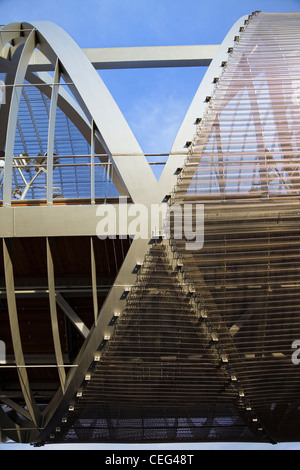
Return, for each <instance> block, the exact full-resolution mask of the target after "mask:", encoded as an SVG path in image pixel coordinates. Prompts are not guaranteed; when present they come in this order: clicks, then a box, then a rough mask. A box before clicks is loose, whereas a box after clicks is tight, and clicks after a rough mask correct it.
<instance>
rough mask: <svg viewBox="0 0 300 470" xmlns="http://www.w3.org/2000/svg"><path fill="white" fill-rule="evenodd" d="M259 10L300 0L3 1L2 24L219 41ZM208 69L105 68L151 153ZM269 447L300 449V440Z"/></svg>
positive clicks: (288, 7)
mask: <svg viewBox="0 0 300 470" xmlns="http://www.w3.org/2000/svg"><path fill="white" fill-rule="evenodd" d="M255 10H261V11H263V12H281V11H284V12H292V11H300V0H285V1H284V2H282V0H280V1H278V0H243V1H237V0H226V1H224V0H85V1H83V0H51V1H46V2H43V1H42V0H0V23H1V24H7V23H10V22H12V21H17V22H18V21H28V22H30V21H37V20H48V21H53V22H55V23H57V24H58V25H59V26H61V27H62V28H63V29H65V30H66V31H67V33H69V34H70V36H72V37H73V39H74V40H75V41H76V42H77V44H78V45H79V46H80V47H82V48H89V47H122V46H160V45H194V44H219V43H221V42H222V40H223V38H224V37H225V35H226V34H227V32H228V30H229V29H230V28H231V26H232V25H233V24H234V23H235V22H236V21H237V20H238V19H239V18H240V17H241V16H243V15H248V14H251V13H252V11H255ZM203 73H204V70H203V69H199V68H185V69H153V70H131V71H130V70H121V71H104V72H102V73H101V74H100V75H101V77H102V79H103V80H104V82H105V83H106V85H107V87H108V88H109V90H110V92H111V94H112V95H113V96H114V98H115V100H116V102H117V103H118V105H119V107H120V109H121V111H122V112H123V114H124V116H125V118H126V119H127V121H128V123H129V125H130V126H131V128H132V130H133V132H134V134H135V135H136V137H137V139H138V141H139V143H140V145H141V147H142V149H143V150H144V152H145V153H151V152H156V153H160V152H161V153H167V152H169V151H170V149H171V146H172V143H173V140H174V138H175V136H176V133H177V130H178V129H179V126H180V124H181V122H182V120H183V118H184V115H185V113H186V112H187V109H188V107H189V104H190V102H191V100H192V98H193V95H194V94H195V92H196V90H197V87H198V85H199V83H200V81H201V78H202V76H203ZM191 137H192V136H191ZM12 447H13V448H14V449H18V448H19V446H16V445H12V444H8V445H7V446H4V445H3V446H1V449H6V448H9V449H11V448H12ZM185 447H186V446H181V448H182V449H183V448H185ZM26 448H28V449H29V447H26ZM51 448H54V447H51ZM85 448H86V447H85ZM98 448H99V447H98ZM100 448H101V447H100ZM102 448H105V446H102ZM132 448H135V447H134V446H133V447H132ZM152 448H153V447H152ZM156 448H157V446H156ZM160 448H163V447H160ZM189 448H193V449H196V448H200V449H201V448H218V449H223V448H224V449H227V448H234V449H237V448H243V449H244V448H247V449H253V448H254V449H255V448H258V446H255V445H247V446H245V445H242V446H238V445H231V446H230V445H228V444H224V445H221V444H218V445H212V446H208V445H199V446H198V447H197V446H195V445H193V446H189ZM264 448H267V449H270V450H279V449H282V448H283V449H287V448H289V449H300V444H299V443H296V444H282V445H277V446H266V447H264ZM30 449H32V447H30ZM47 449H48V447H47Z"/></svg>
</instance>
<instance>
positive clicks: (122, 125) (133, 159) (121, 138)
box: [27, 21, 157, 202]
mask: <svg viewBox="0 0 300 470" xmlns="http://www.w3.org/2000/svg"><path fill="white" fill-rule="evenodd" d="M27 26H28V28H30V27H33V28H35V29H36V30H37V31H38V33H37V34H38V40H39V44H38V47H39V49H40V50H41V51H42V52H43V54H44V55H45V56H46V57H48V59H49V60H50V61H51V62H52V63H53V65H54V66H55V63H56V59H57V58H58V59H59V61H60V63H61V65H62V69H63V71H64V72H65V73H66V74H67V75H68V76H69V77H70V79H71V80H72V81H73V83H74V87H75V88H76V90H73V89H72V91H73V93H76V99H78V102H79V104H80V106H81V107H82V109H83V110H88V112H87V118H88V119H89V120H91V121H92V120H93V121H94V122H95V125H96V127H97V129H98V130H99V132H100V133H101V139H102V145H103V147H104V148H105V150H106V152H107V154H108V155H109V156H110V157H111V159H112V161H113V163H114V165H115V167H116V169H117V171H118V172H119V175H120V176H121V178H122V180H123V183H124V185H125V187H126V188H127V190H128V192H129V194H130V196H131V198H132V199H133V201H134V202H137V201H138V202H150V201H151V197H152V196H153V186H155V185H156V184H157V181H156V179H155V176H154V174H153V172H152V170H151V168H150V167H149V164H148V162H147V159H146V158H145V156H144V154H143V152H142V150H141V148H140V146H139V144H138V142H137V141H136V139H135V137H134V135H133V133H132V131H131V129H130V127H129V126H128V124H127V122H126V120H125V118H124V117H123V115H122V113H121V112H120V110H119V108H118V106H117V105H116V103H115V101H114V99H113V98H112V96H111V94H110V93H109V91H108V90H107V88H106V86H105V85H104V83H103V81H102V80H101V78H100V77H99V75H98V73H97V71H96V70H95V69H94V67H93V66H92V64H91V63H90V61H89V60H88V58H87V57H86V56H85V54H84V53H83V52H82V50H81V49H80V48H79V46H78V45H77V44H76V43H75V42H74V41H73V39H71V38H70V36H69V35H68V34H67V33H66V32H65V31H64V30H62V29H61V28H60V27H59V26H57V25H55V24H53V23H50V22H47V21H45V22H44V21H41V22H34V23H32V24H31V25H29V24H28V25H27ZM126 157H130V158H126Z"/></svg>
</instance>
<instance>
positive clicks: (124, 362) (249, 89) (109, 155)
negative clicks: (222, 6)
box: [0, 12, 300, 445]
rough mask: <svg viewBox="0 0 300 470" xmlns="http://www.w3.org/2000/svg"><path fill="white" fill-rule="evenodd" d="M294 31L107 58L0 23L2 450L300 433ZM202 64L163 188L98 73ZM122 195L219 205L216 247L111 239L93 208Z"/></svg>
mask: <svg viewBox="0 0 300 470" xmlns="http://www.w3.org/2000/svg"><path fill="white" fill-rule="evenodd" d="M299 21H300V14H299V13H292V14H271V13H261V12H254V13H252V14H251V15H249V16H246V17H242V18H240V19H239V20H238V21H237V22H236V24H235V25H234V26H233V27H232V29H231V30H230V31H229V33H228V35H227V36H226V38H225V39H224V41H223V43H222V44H221V45H220V46H190V47H187V46H184V47H167V48H151V47H150V48H126V49H95V50H81V49H80V48H79V47H78V46H77V45H76V44H75V43H74V42H73V40H72V39H71V38H70V37H69V36H68V35H67V34H66V33H65V32H64V31H63V30H61V29H60V28H59V27H58V26H56V25H55V24H52V23H48V22H36V23H33V24H28V23H11V24H8V25H6V26H4V27H2V28H1V30H0V51H1V52H0V67H1V69H0V78H1V84H2V85H1V93H2V100H1V107H0V152H1V154H0V199H1V207H0V232H1V233H0V235H1V239H2V244H1V248H0V324H1V327H0V340H1V345H2V346H3V345H5V360H1V359H3V357H2V356H1V357H0V362H1V363H0V428H1V439H2V440H5V439H11V440H13V441H16V442H26V443H33V444H34V445H42V444H45V443H51V442H52V443H54V442H59V443H82V442H92V443H93V442H110V443H113V442H131V443H132V442H184V441H185V442H187V441H193V442H214V441H236V442H237V441H240V442H241V441H244V442H245V441H247V442H272V443H275V442H280V441H296V440H299V439H300V426H299V422H300V411H299V410H300V375H299V369H298V367H297V361H293V352H294V351H293V345H295V344H298V343H297V341H298V340H300V317H299V300H300V297H299V294H300V283H299V282H300V280H299V266H298V262H299V249H300V230H299V214H300V199H299V196H300V192H299V188H300V186H299V181H300V173H299V152H300V147H299V144H300V140H299V129H300V118H299V116H300V113H299V99H300V98H299V84H300V74H299V65H300V62H299V61H300V59H299V54H298V50H299V41H300V34H299ZM195 65H197V66H203V65H205V66H208V69H207V72H206V74H205V76H204V79H203V80H202V82H201V84H200V86H199V89H198V91H197V93H196V95H195V97H194V99H193V101H192V103H191V105H190V108H189V110H188V112H187V114H186V117H185V119H184V121H183V123H182V125H181V127H180V129H179V131H178V134H177V137H176V139H175V142H174V144H173V147H172V149H171V152H170V155H169V156H168V158H167V160H166V161H165V162H163V165H162V167H163V168H162V172H161V176H160V178H159V179H157V178H156V177H155V175H154V173H153V171H152V168H151V165H150V164H149V159H148V158H147V156H146V155H144V153H143V151H142V149H141V148H140V146H139V144H138V143H137V141H136V139H135V137H134V135H133V133H132V132H131V130H130V128H129V126H128V124H127V122H126V121H125V119H124V117H123V116H122V114H121V112H120V110H119V109H118V107H117V105H116V103H115V101H114V100H113V98H112V96H111V95H110V93H109V92H108V90H107V88H106V87H105V85H104V83H103V82H102V80H101V78H100V75H101V73H100V74H99V72H98V70H100V69H105V68H126V67H128V68H134V67H162V66H176V67H177V66H195ZM298 180H299V181H298ZM124 200H126V201H127V203H128V205H129V206H130V205H134V204H143V205H144V206H145V207H147V208H149V209H150V207H151V205H153V204H162V205H163V206H166V207H168V210H170V211H172V208H174V205H176V206H177V207H178V206H179V207H184V206H185V205H187V204H189V205H191V204H192V205H193V204H198V203H201V204H204V238H205V240H204V246H203V248H202V249H200V250H199V249H191V250H187V249H186V245H185V243H186V240H185V239H184V237H182V238H178V237H177V236H176V234H175V233H174V232H172V231H171V236H170V238H164V237H163V236H162V226H160V227H159V233H158V236H157V234H155V236H151V235H149V237H148V238H147V239H143V238H139V237H131V236H130V233H129V232H128V231H126V230H125V231H124V227H123V226H121V225H119V226H118V227H117V228H116V235H115V232H114V231H113V232H110V233H108V235H110V236H109V237H107V238H105V237H104V236H103V237H101V236H100V237H99V233H98V232H97V216H96V215H97V209H98V208H99V207H103V205H105V207H107V208H109V207H110V208H113V209H114V210H115V211H116V213H119V212H120V211H121V208H120V204H121V203H122V201H124ZM190 222H191V223H195V214H194V213H193V212H192V211H191V212H190ZM102 235H104V234H102ZM106 235H107V233H106ZM113 235H114V236H113ZM152 235H153V234H152ZM295 341H296V343H295Z"/></svg>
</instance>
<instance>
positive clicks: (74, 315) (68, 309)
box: [55, 292, 90, 338]
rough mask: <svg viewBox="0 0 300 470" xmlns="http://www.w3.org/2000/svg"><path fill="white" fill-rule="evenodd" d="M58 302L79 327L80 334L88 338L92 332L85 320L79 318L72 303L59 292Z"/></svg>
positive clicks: (57, 295) (57, 294)
mask: <svg viewBox="0 0 300 470" xmlns="http://www.w3.org/2000/svg"><path fill="white" fill-rule="evenodd" d="M55 298H56V303H57V305H58V306H59V307H60V308H61V309H62V311H63V312H64V313H65V314H66V315H67V317H68V318H69V320H71V322H72V323H73V325H74V326H75V327H76V328H77V330H78V331H79V332H80V334H81V335H82V336H83V337H84V338H86V337H87V336H88V334H89V332H90V330H89V329H88V327H87V326H86V325H85V324H84V322H83V321H82V320H81V319H80V318H79V316H78V315H77V313H76V312H75V311H74V310H73V309H72V307H71V305H69V304H68V302H67V301H66V300H65V299H64V298H63V296H62V295H61V294H60V293H59V292H58V293H56V296H55Z"/></svg>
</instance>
